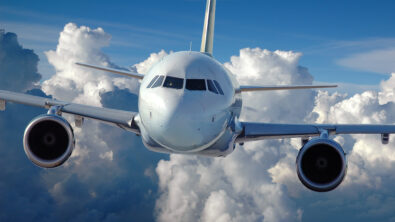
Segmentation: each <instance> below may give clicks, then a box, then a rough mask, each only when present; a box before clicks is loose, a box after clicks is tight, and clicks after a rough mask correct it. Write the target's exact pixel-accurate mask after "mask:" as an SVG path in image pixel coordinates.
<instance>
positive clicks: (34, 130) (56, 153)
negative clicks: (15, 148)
mask: <svg viewBox="0 0 395 222" xmlns="http://www.w3.org/2000/svg"><path fill="white" fill-rule="evenodd" d="M74 145H75V139H74V133H73V129H72V128H71V126H70V124H69V123H68V122H67V121H66V120H65V119H64V118H63V117H61V116H58V115H41V116H38V117H36V118H35V119H33V120H32V121H31V122H30V123H29V125H28V126H27V127H26V130H25V134H24V136H23V147H24V150H25V153H26V155H27V157H28V158H29V159H30V160H31V161H32V162H33V163H34V164H36V165H38V166H40V167H45V168H53V167H57V166H59V165H61V164H63V163H64V162H65V161H66V160H67V159H68V158H69V157H70V155H71V153H72V152H73V149H74Z"/></svg>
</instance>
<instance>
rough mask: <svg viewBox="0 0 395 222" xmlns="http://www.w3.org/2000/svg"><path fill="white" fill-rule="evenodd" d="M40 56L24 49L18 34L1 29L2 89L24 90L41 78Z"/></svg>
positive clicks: (0, 85)
mask: <svg viewBox="0 0 395 222" xmlns="http://www.w3.org/2000/svg"><path fill="white" fill-rule="evenodd" d="M38 61H39V58H38V56H37V55H36V54H35V53H34V52H33V50H30V49H24V48H23V47H22V46H21V45H20V44H19V43H18V39H17V36H16V34H14V33H10V32H7V33H5V32H4V31H2V30H0V77H1V81H0V89H8V90H14V91H24V90H26V89H29V88H32V86H33V84H34V83H37V82H38V81H39V80H40V79H41V75H40V74H39V73H38V72H37V63H38Z"/></svg>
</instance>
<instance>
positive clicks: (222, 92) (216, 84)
mask: <svg viewBox="0 0 395 222" xmlns="http://www.w3.org/2000/svg"><path fill="white" fill-rule="evenodd" d="M214 83H215V86H216V87H217V89H218V92H219V93H220V94H221V95H223V94H224V91H222V88H221V86H220V85H219V83H218V82H217V80H214Z"/></svg>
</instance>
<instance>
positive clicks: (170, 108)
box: [151, 97, 222, 152]
mask: <svg viewBox="0 0 395 222" xmlns="http://www.w3.org/2000/svg"><path fill="white" fill-rule="evenodd" d="M165 103H166V109H161V110H155V111H153V113H152V115H155V120H156V121H155V124H154V126H153V128H152V130H151V132H152V134H151V137H152V138H153V139H154V140H155V141H156V142H157V143H159V144H161V145H162V146H164V147H166V148H168V149H171V150H174V151H178V152H192V151H198V150H202V149H204V148H206V147H208V146H209V145H211V144H212V143H213V142H214V140H215V138H216V137H217V136H218V135H219V134H220V133H221V128H222V125H221V124H218V122H217V121H213V120H214V119H213V117H214V116H213V115H210V114H208V113H207V112H206V110H205V107H204V106H203V105H202V104H201V103H200V102H199V99H197V98H196V99H193V98H188V99H187V98H186V97H180V98H179V99H176V98H173V99H169V100H167V101H165ZM214 118H215V117H214Z"/></svg>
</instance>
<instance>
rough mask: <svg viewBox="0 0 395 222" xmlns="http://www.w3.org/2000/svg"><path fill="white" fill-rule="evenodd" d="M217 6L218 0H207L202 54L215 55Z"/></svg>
mask: <svg viewBox="0 0 395 222" xmlns="http://www.w3.org/2000/svg"><path fill="white" fill-rule="evenodd" d="M215 4H216V0H207V4H206V15H205V17H204V26H203V35H202V45H201V47H200V52H202V53H206V54H208V55H210V56H212V55H213V42H214V22H215Z"/></svg>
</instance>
